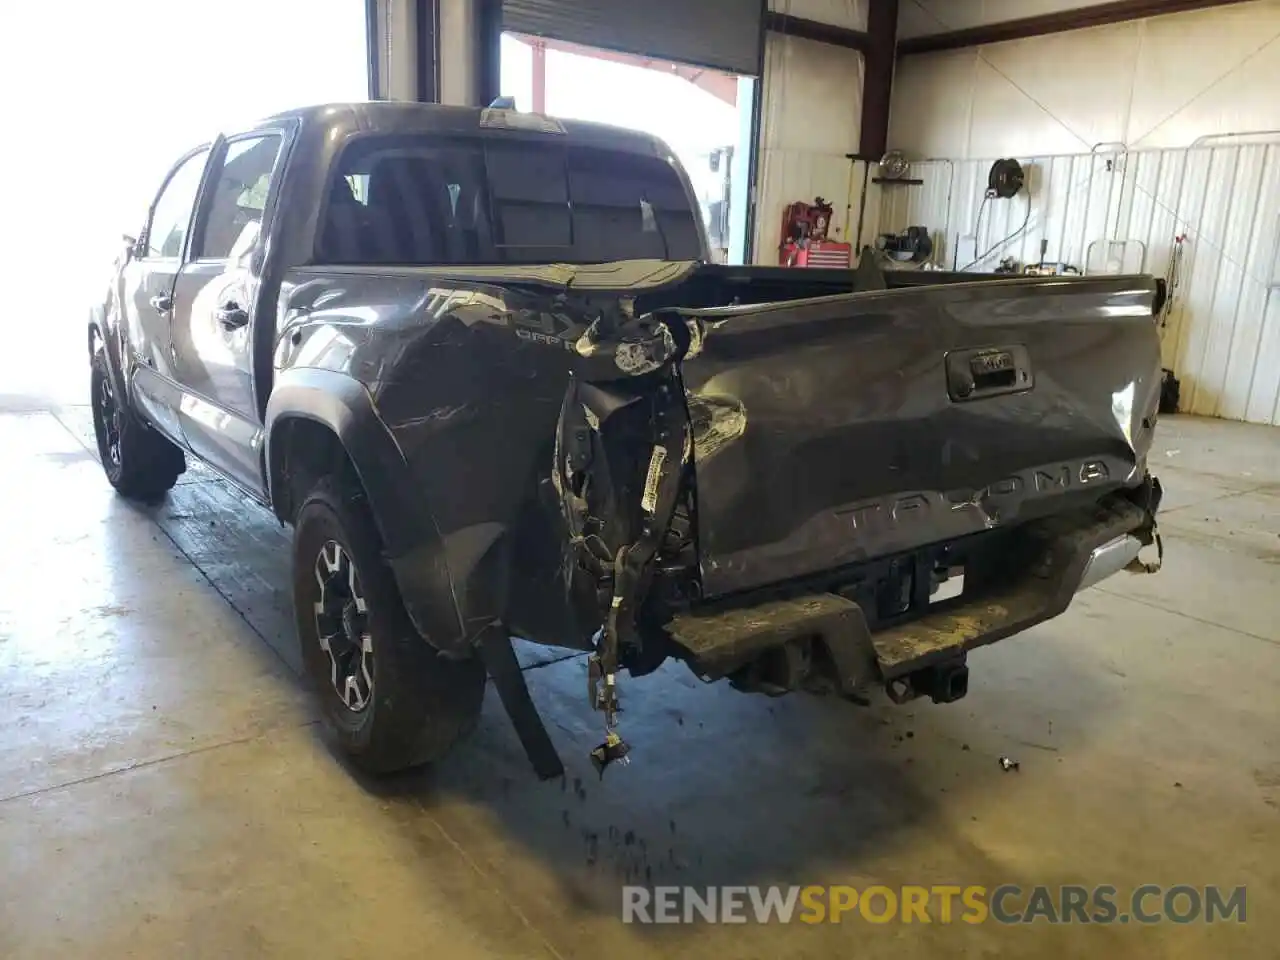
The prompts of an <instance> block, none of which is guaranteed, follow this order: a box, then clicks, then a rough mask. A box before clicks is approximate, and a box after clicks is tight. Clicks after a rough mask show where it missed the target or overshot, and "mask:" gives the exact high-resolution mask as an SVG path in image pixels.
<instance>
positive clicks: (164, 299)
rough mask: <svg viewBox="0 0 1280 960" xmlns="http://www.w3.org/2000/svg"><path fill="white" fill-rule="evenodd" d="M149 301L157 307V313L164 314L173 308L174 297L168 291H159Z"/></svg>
mask: <svg viewBox="0 0 1280 960" xmlns="http://www.w3.org/2000/svg"><path fill="white" fill-rule="evenodd" d="M149 302H150V303H151V306H153V307H155V309H156V313H161V314H164V313H168V312H169V311H170V310H172V309H173V297H171V296H169V295H168V294H167V293H157V294H156V295H155V296H154V297H152V298H151V300H150V301H149Z"/></svg>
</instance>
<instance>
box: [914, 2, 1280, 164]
mask: <svg viewBox="0 0 1280 960" xmlns="http://www.w3.org/2000/svg"><path fill="white" fill-rule="evenodd" d="M1044 2H1047V0H1040V3H1044ZM934 5H935V6H936V7H939V8H941V7H942V6H943V5H942V4H940V3H935V4H934ZM945 6H946V10H947V13H948V15H949V16H952V17H954V16H955V12H954V11H952V10H951V6H952V5H951V4H950V3H947V4H946V5H945ZM965 6H968V4H965V3H963V2H959V3H957V10H958V9H959V8H961V7H965ZM986 6H987V7H988V8H991V7H994V6H996V4H995V3H994V0H987V2H986ZM1017 6H1018V8H1019V9H1023V6H1022V4H1021V3H1019V4H1018V5H1017ZM917 9H918V8H917ZM1022 15H1026V14H1025V13H1024V14H1022ZM1278 82H1280V0H1257V2H1254V3H1242V4H1238V5H1233V6H1226V7H1217V8H1213V9H1209V10H1201V11H1195V12H1191V13H1180V14H1172V15H1169V16H1164V17H1153V18H1151V19H1148V20H1138V21H1133V22H1130V23H1123V24H1117V25H1114V26H1108V27H1094V28H1091V29H1088V30H1077V31H1073V32H1070V33H1059V34H1053V35H1050V36H1047V37H1036V38H1032V39H1028V40H1013V41H1009V42H1007V43H999V44H991V45H989V46H985V47H978V48H970V49H966V50H957V51H946V52H942V53H931V54H917V55H913V56H908V57H903V58H902V59H901V60H899V62H898V68H897V73H896V74H895V77H894V97H893V114H892V116H893V119H892V123H891V125H890V133H889V141H890V145H891V146H894V147H897V148H899V149H903V150H907V151H908V152H909V153H912V154H914V155H916V156H935V157H959V158H963V157H990V156H1004V155H1024V156H1025V155H1031V154H1044V153H1064V152H1069V151H1074V150H1081V149H1083V150H1089V149H1090V148H1091V147H1092V146H1093V145H1094V144H1097V143H1102V142H1116V141H1119V142H1123V143H1126V144H1128V146H1129V147H1130V148H1140V147H1174V146H1186V145H1188V144H1190V143H1191V141H1192V140H1194V139H1195V138H1197V137H1200V136H1204V135H1205V134H1217V133H1227V132H1231V131H1237V130H1269V129H1273V128H1278V127H1280V96H1277V95H1276V89H1277V83H1278Z"/></svg>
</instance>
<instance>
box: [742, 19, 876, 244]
mask: <svg viewBox="0 0 1280 960" xmlns="http://www.w3.org/2000/svg"><path fill="white" fill-rule="evenodd" d="M862 77H863V62H862V54H860V53H858V52H857V51H854V50H847V49H845V48H843V47H835V46H831V45H830V44H825V43H815V42H814V41H812V40H802V39H800V38H798V37H788V36H783V35H781V34H776V33H770V34H769V35H768V38H767V40H766V43H765V69H764V80H763V83H764V87H763V98H764V99H763V102H762V104H761V112H760V141H759V160H758V167H757V177H756V180H757V182H756V195H755V201H756V222H755V245H754V248H753V249H754V260H755V262H756V263H763V264H776V263H777V262H778V233H779V225H780V223H781V219H782V211H783V208H784V207H786V206H787V205H788V204H791V203H794V202H796V201H797V200H804V201H808V202H812V200H813V199H814V198H815V197H817V196H819V195H820V196H822V197H823V198H824V199H826V200H827V201H829V202H830V203H831V205H832V206H833V207H834V208H835V211H834V214H833V217H832V221H833V223H832V226H833V230H834V236H837V237H839V238H840V239H845V236H846V233H845V231H846V230H847V229H849V228H850V225H849V224H848V223H847V222H846V220H847V219H850V218H847V217H846V209H847V208H848V207H849V205H850V204H852V206H853V209H852V212H851V219H853V220H855V221H856V219H857V212H858V210H857V204H858V196H859V191H860V190H861V187H862V169H861V167H860V166H859V167H858V169H857V170H854V169H853V167H854V165H853V164H851V163H850V161H849V160H848V159H847V156H846V155H847V154H850V153H855V152H857V149H858V138H859V135H860V122H861V119H862ZM851 175H852V185H853V190H852V191H851V190H850V184H851ZM875 211H876V206H875V204H874V203H873V202H872V201H870V200H869V201H868V210H867V220H868V222H874V214H875ZM864 234H865V235H866V236H869V237H870V236H874V235H875V234H874V233H873V232H871V231H870V229H869V228H867V229H864ZM850 239H852V238H850Z"/></svg>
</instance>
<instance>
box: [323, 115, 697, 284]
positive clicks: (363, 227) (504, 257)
mask: <svg viewBox="0 0 1280 960" xmlns="http://www.w3.org/2000/svg"><path fill="white" fill-rule="evenodd" d="M695 218H696V213H695V211H694V210H693V209H692V207H691V205H690V202H689V198H688V196H687V195H686V193H685V188H684V184H683V182H682V181H681V179H680V177H679V175H678V174H677V172H676V169H675V167H673V166H672V165H671V164H670V163H668V162H667V161H665V160H663V159H661V158H659V157H651V156H643V155H638V154H632V153H626V152H620V151H614V150H602V149H597V148H592V147H580V146H573V145H566V144H564V143H561V142H533V141H529V140H496V139H493V138H490V139H481V138H477V139H475V140H470V141H467V140H462V141H459V140H457V139H453V138H450V139H448V140H444V139H440V138H435V137H372V138H367V139H363V140H358V141H356V142H355V143H353V144H351V145H350V146H349V147H347V148H346V149H345V150H344V151H343V153H342V155H341V157H340V158H339V160H338V164H337V169H336V172H335V177H334V180H333V182H332V184H331V185H330V191H329V196H328V199H327V202H326V204H325V211H324V222H323V224H322V226H321V230H320V234H319V241H318V243H317V249H316V258H317V260H318V261H320V262H322V263H329V264H415V265H432V264H449V265H480V264H527V263H547V262H558V263H604V262H608V261H612V260H633V259H649V258H652V259H660V260H697V259H701V257H702V246H701V241H700V237H699V232H698V222H697V220H696V219H695Z"/></svg>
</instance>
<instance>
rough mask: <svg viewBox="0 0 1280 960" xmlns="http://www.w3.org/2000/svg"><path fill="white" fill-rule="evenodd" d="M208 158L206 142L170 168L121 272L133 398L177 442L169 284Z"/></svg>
mask: <svg viewBox="0 0 1280 960" xmlns="http://www.w3.org/2000/svg"><path fill="white" fill-rule="evenodd" d="M208 160H209V147H207V146H204V147H200V148H199V149H197V150H193V151H192V152H191V153H188V154H187V155H186V156H185V157H183V158H182V159H181V160H179V161H178V162H177V163H176V164H175V165H174V167H173V169H172V170H170V171H169V175H168V176H167V177H166V178H165V180H164V183H162V184H161V186H160V191H159V193H157V194H156V199H155V202H154V203H152V205H151V210H150V212H149V215H148V217H147V225H146V227H145V228H144V230H143V233H142V237H141V239H140V241H139V244H138V248H137V251H136V253H135V255H134V257H133V258H132V259H131V260H130V261H129V263H128V264H126V266H125V268H124V271H123V281H124V290H123V295H122V303H123V306H124V314H125V318H126V319H125V322H126V324H127V326H128V331H127V332H128V341H129V344H130V346H131V348H132V351H133V356H132V358H131V359H132V361H133V364H132V387H133V398H134V400H135V401H136V403H137V405H138V406H139V407H140V408H141V409H142V410H143V411H144V412H145V413H146V416H147V419H149V420H150V421H151V422H152V423H154V424H155V425H156V426H157V427H158V428H159V429H160V430H162V431H163V432H165V433H167V434H169V436H170V437H171V438H172V439H174V440H176V441H178V442H179V443H181V442H182V430H181V427H180V425H179V421H178V405H179V402H180V398H181V391H180V390H179V388H178V385H177V382H176V381H177V376H176V373H175V371H174V364H173V354H172V337H171V329H170V325H171V322H172V319H173V287H174V282H175V280H176V279H177V275H178V270H179V268H180V267H181V265H182V255H183V251H184V250H185V248H186V245H187V239H188V234H189V233H190V227H191V221H192V217H193V215H194V211H195V205H196V196H197V194H198V193H199V191H200V181H201V178H202V176H203V174H204V169H205V165H206V163H207V162H208ZM126 369H129V364H128V361H126Z"/></svg>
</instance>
